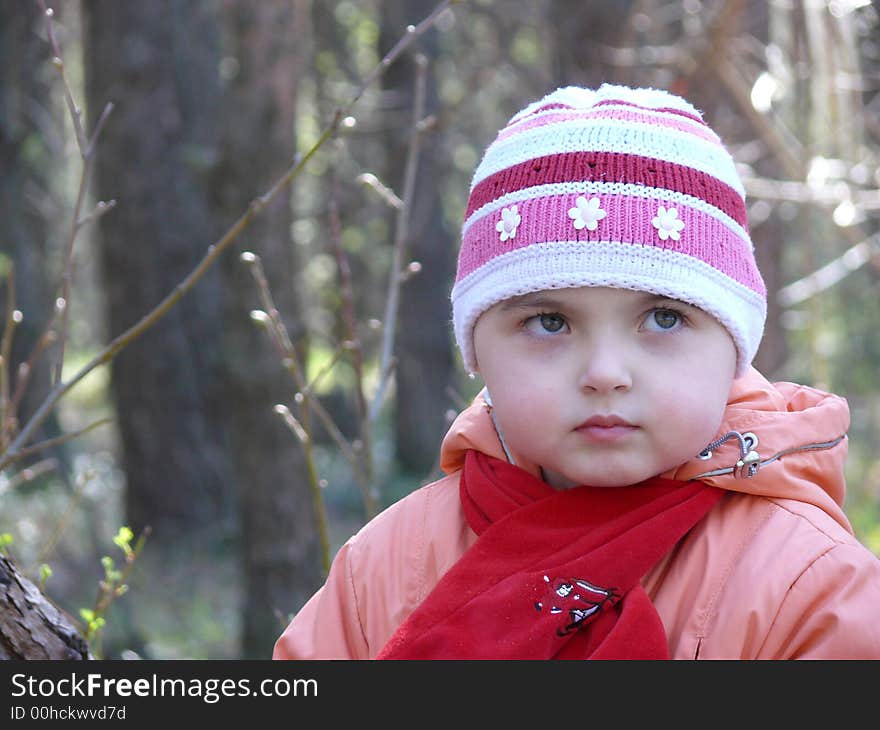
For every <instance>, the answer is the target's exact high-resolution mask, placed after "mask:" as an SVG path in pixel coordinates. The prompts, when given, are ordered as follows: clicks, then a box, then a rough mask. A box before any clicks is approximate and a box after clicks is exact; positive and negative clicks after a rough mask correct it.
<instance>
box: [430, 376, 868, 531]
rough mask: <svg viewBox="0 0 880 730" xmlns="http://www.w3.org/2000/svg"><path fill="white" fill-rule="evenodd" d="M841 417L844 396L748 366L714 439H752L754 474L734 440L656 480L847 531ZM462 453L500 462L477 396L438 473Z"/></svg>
mask: <svg viewBox="0 0 880 730" xmlns="http://www.w3.org/2000/svg"><path fill="white" fill-rule="evenodd" d="M849 419H850V417H849V407H848V405H847V403H846V400H845V399H844V398H841V397H840V396H837V395H833V394H831V393H825V392H823V391H821V390H817V389H815V388H810V387H807V386H804V385H797V384H795V383H787V382H778V383H771V382H769V381H768V380H767V379H766V378H764V376H762V375H761V374H760V373H759V372H758V371H757V370H755V369H754V368H750V369H749V370H748V371H747V372H746V373H745V374H744V375H743V376H742V377H740V378H737V379H736V380H734V381H733V385H732V387H731V390H730V396H729V398H728V401H727V408H726V409H725V411H724V418H723V420H722V423H721V427H720V428H719V430H718V434H717V438H719V439H720V438H722V437H723V436H725V435H726V434H728V433H730V432H732V431H735V432H737V433H738V434H742V435H744V434H747V433H751V434H754V436H756V437H757V439H758V443H757V445H756V446H753V447H752V448H753V449H754V451H755V452H757V455H758V457H760V461H759V468H758V470H757V472H756V473H755V474H754V475H753V476H751V477H748V476H742V475H741V473H742V471H743V470H740V469H737V468H736V466H737V461H739V460H740V459H741V458H742V456H743V454H742V451H741V442H740V440H739V438H736V437H731V438H729V439H728V440H727V441H725V442H724V443H723V444H721V445H719V446H718V447H717V448H715V449H714V450H713V451H712V454H711V456H710V457H709V458H707V459H701V458H698V457H696V456H695V457H694V458H693V459H691V460H690V461H688V462H686V463H684V464H682V465H681V466H679V467H677V468H675V469H672V470H670V471H668V472H665V473H664V474H661V475H660V476H662V477H665V478H668V479H679V480H689V479H700V480H701V481H704V482H706V483H707V484H711V485H712V486H715V487H720V488H722V489H727V490H730V491H735V492H744V493H747V494H756V495H760V496H764V497H770V498H779V499H793V500H797V501H800V502H806V503H808V504H812V505H815V506H816V507H818V508H820V509H822V510H823V511H824V512H826V513H828V514H829V515H830V516H831V517H833V518H834V519H835V520H836V521H837V522H839V523H840V524H841V525H842V526H843V527H844V528H845V529H846V530H848V531H849V532H852V528H851V526H850V524H849V521H848V520H847V518H846V515H845V514H844V512H843V509H842V506H843V501H844V497H845V496H846V482H845V479H844V472H843V466H844V462H845V460H846V454H847V450H848V442H847V438H846V432H847V429H848V428H849ZM715 440H716V439H713V442H714V441H715ZM468 449H476V450H478V451H482V452H483V453H486V454H488V455H490V456H494V457H496V458H499V459H504V460H506V458H507V457H506V455H505V453H504V447H503V446H502V444H501V441H500V439H499V438H498V434H497V432H496V430H495V427H494V425H493V423H492V418H491V416H490V415H489V407H488V405H487V404H486V401H485V400H484V398H483V392H482V391H481V392H480V393H479V394H478V395H477V396H476V397H475V398H474V401H473V403H472V404H471V405H470V406H469V407H468V408H467V409H465V410H464V411H462V412H461V413H460V414H459V416H458V418H456V419H455V421H454V422H453V424H452V426H451V427H450V428H449V431H448V432H447V434H446V436H445V438H444V439H443V444H442V446H441V453H440V466H441V468H442V469H443V471H444V472H446V473H447V474H451V473H452V472H455V471H459V470H460V469H461V468H462V467H463V466H464V455H465V452H466V451H467V450H468ZM512 456H513V458H514V460H515V461H516V464H517V466H520V467H521V468H523V469H525V470H526V471H528V472H530V473H531V474H533V475H534V476H536V477H540V476H541V473H540V468H539V466H538V465H537V464H533V463H528V462H526V461H525V460H524V459H522V458H521V457H519V455H518V454H516V453H513V454H512Z"/></svg>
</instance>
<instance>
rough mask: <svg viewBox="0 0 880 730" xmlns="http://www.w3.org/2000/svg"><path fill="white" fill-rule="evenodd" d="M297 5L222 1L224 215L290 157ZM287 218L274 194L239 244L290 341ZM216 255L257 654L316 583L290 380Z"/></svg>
mask: <svg viewBox="0 0 880 730" xmlns="http://www.w3.org/2000/svg"><path fill="white" fill-rule="evenodd" d="M307 5H308V4H307V2H305V1H304V0H296V1H295V2H290V1H289V0H264V1H263V2H260V3H253V2H249V1H248V0H225V2H224V4H223V18H222V21H223V27H224V29H225V35H226V38H227V40H226V42H225V43H224V61H223V63H224V65H225V67H226V69H227V78H226V86H225V88H224V95H223V99H222V106H221V111H220V118H221V119H223V120H225V122H224V124H223V126H222V130H221V135H220V136H221V141H220V152H219V156H218V165H217V168H216V171H215V174H214V175H213V176H212V180H211V189H212V194H213V195H214V196H215V200H214V206H215V207H216V209H217V210H218V211H220V214H221V215H222V217H223V219H224V220H233V218H234V216H235V215H237V214H239V213H241V212H242V211H244V210H245V209H246V208H247V205H248V203H249V202H250V201H251V200H252V199H253V198H254V197H256V195H258V194H261V193H262V192H264V191H265V190H267V189H268V188H269V186H270V185H271V183H272V182H274V180H275V179H276V178H277V177H278V176H279V175H280V174H281V172H282V171H283V170H284V168H285V167H286V166H287V165H288V164H289V163H290V162H291V161H292V160H293V157H294V154H295V151H296V145H295V139H296V138H295V134H294V122H295V107H296V90H297V83H298V79H299V75H300V73H301V69H302V64H303V58H302V50H301V49H302V46H303V43H304V36H305V32H304V25H303V24H304V22H305V21H306V20H307V17H308V7H307ZM280 29H283V31H281V30H280ZM291 222H292V212H291V205H290V199H289V195H285V194H281V195H279V196H278V198H277V199H276V200H275V201H274V202H273V203H272V204H271V205H270V206H269V207H268V208H267V209H266V210H265V211H263V213H262V214H261V216H260V217H259V218H258V219H257V220H256V221H255V222H254V223H253V225H252V226H251V227H250V228H249V229H248V231H247V232H246V233H245V235H244V239H245V240H244V241H242V242H241V245H240V246H239V251H242V250H249V251H252V252H254V253H256V254H258V255H259V256H260V258H261V259H262V261H263V266H264V268H265V271H266V277H267V279H268V283H269V287H270V289H271V291H272V296H273V299H274V301H275V304H276V306H277V307H278V310H279V312H280V314H281V317H282V319H283V320H284V323H285V325H286V327H287V329H288V331H289V333H290V337H291V339H292V340H293V341H294V342H295V343H296V344H297V345H299V346H302V345H303V342H302V335H303V327H302V323H301V321H300V310H301V305H300V302H299V300H298V289H299V287H298V278H297V277H298V267H297V262H296V257H295V252H294V247H293V242H292V241H291V236H290V226H291ZM219 265H220V270H221V273H222V277H223V284H222V286H223V289H224V292H225V297H224V308H223V337H224V357H223V360H224V364H225V372H226V375H225V379H224V385H223V391H222V392H217V393H216V394H215V396H214V398H215V402H216V403H217V404H218V405H219V404H220V403H222V409H220V411H221V413H222V418H223V419H224V420H225V421H226V422H227V423H228V424H229V426H230V429H231V432H230V433H231V443H232V444H234V450H235V459H236V472H235V473H236V478H237V479H236V480H237V483H238V485H239V490H240V499H241V504H242V520H243V536H244V566H243V571H244V580H245V586H244V599H243V604H242V610H243V614H242V619H243V627H244V629H243V638H242V654H243V657H245V658H263V659H266V658H269V657H270V656H271V653H272V645H273V643H274V641H275V640H276V639H277V638H278V635H279V634H280V633H281V630H282V629H283V628H284V626H285V625H286V619H285V618H284V617H285V616H286V615H287V613H288V612H291V611H295V610H297V609H298V608H299V607H300V606H301V605H302V604H303V603H304V602H305V601H306V599H307V598H308V597H309V596H310V595H311V594H312V593H313V592H314V591H315V590H316V589H317V587H318V586H319V585H320V583H321V580H322V577H323V576H322V572H321V562H320V559H319V548H318V533H317V529H316V522H315V511H314V505H313V503H312V498H311V492H310V486H309V483H308V480H307V478H306V468H305V462H304V459H303V453H302V449H301V447H300V445H299V442H298V441H297V440H296V438H295V437H294V436H293V435H292V434H291V433H290V431H289V430H288V429H287V427H286V426H285V425H284V423H283V422H282V420H281V419H280V418H278V416H277V415H276V414H274V413H273V407H274V405H275V404H277V403H285V404H287V405H289V406H291V408H292V409H293V404H292V395H293V393H294V391H295V386H294V384H293V382H292V380H291V379H290V376H289V375H288V374H287V372H286V371H285V370H284V368H283V367H282V365H281V362H280V357H279V355H278V354H277V352H276V351H275V349H274V348H273V347H272V345H271V343H270V341H269V339H268V338H267V337H266V335H265V333H264V332H262V331H260V330H258V329H257V328H256V327H255V326H254V324H253V322H251V320H250V316H249V313H250V311H251V310H253V309H261V308H262V305H261V303H260V300H259V297H258V290H257V287H256V285H255V283H254V279H253V277H252V275H251V273H250V272H249V270H248V268H247V267H246V266H244V265H243V264H242V263H241V262H240V261H239V258H238V256H237V255H234V254H233V255H229V256H226V257H224V259H223V260H222V261H220V262H219ZM302 350H303V352H304V351H305V348H304V347H302ZM294 410H295V409H294Z"/></svg>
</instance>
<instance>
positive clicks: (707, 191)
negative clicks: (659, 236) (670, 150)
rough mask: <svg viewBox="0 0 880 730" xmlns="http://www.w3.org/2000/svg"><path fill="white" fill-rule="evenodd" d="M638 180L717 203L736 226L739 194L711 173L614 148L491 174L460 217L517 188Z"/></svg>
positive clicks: (742, 211) (740, 214)
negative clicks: (615, 150) (620, 151)
mask: <svg viewBox="0 0 880 730" xmlns="http://www.w3.org/2000/svg"><path fill="white" fill-rule="evenodd" d="M594 181H599V182H603V183H611V182H615V183H625V184H626V183H641V184H643V185H646V186H650V187H654V188H664V189H666V190H670V191H673V192H676V193H684V194H685V195H692V196H694V197H696V198H701V199H703V200H705V201H706V202H707V203H709V205H712V206H714V207H715V208H718V209H719V210H721V211H722V212H724V213H725V214H726V215H728V216H730V217H731V218H733V220H735V221H736V222H737V223H739V224H740V225H741V226H744V227H745V225H746V223H747V219H746V207H745V203H744V201H743V199H742V198H741V197H740V195H739V193H737V192H736V190H734V189H733V188H731V187H730V186H729V185H725V184H724V183H723V182H722V181H721V180H719V179H718V178H716V177H712V176H711V175H709V174H707V173H704V172H700V171H699V170H694V169H692V168H686V167H682V166H681V165H676V164H675V163H672V162H666V161H664V160H655V159H651V158H648V157H642V156H640V155H632V154H626V153H619V152H568V153H560V154H556V155H544V156H543V157H536V158H534V159H532V160H528V161H526V162H522V163H520V164H518V165H514V166H513V167H508V168H507V169H505V170H500V171H499V172H497V173H495V174H494V175H490V176H489V177H487V178H486V179H485V180H482V181H481V182H479V183H477V185H476V186H475V187H474V189H473V190H472V191H471V195H470V197H469V198H468V204H467V209H466V211H465V220H467V219H468V218H470V216H471V215H472V214H473V212H474V211H475V210H478V209H479V208H482V207H483V206H484V205H486V204H487V203H490V202H491V201H493V200H497V199H498V198H499V197H501V196H502V195H506V194H508V193H512V192H514V191H516V190H523V189H525V188H532V187H536V186H538V185H548V184H557V183H567V182H594Z"/></svg>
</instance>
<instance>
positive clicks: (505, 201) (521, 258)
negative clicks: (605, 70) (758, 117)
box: [452, 84, 767, 376]
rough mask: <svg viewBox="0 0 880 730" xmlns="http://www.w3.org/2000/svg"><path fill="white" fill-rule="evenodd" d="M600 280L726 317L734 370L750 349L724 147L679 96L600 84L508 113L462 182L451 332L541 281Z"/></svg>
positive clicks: (760, 312)
mask: <svg viewBox="0 0 880 730" xmlns="http://www.w3.org/2000/svg"><path fill="white" fill-rule="evenodd" d="M580 286H610V287H619V288H624V289H634V290H639V291H648V292H652V293H655V294H660V295H663V296H668V297H672V298H674V299H679V300H681V301H685V302H688V303H690V304H693V305H694V306H697V307H699V308H701V309H703V310H704V311H706V312H708V313H709V314H711V315H713V316H714V317H715V318H716V319H717V320H718V321H719V322H720V323H721V324H722V325H724V327H726V328H727V330H728V331H729V332H730V335H731V337H732V339H733V341H734V343H735V345H736V349H737V375H738V376H739V375H742V374H743V373H744V372H745V370H746V369H747V368H748V366H749V364H750V363H751V361H752V359H753V358H754V356H755V353H756V352H757V349H758V345H759V344H760V342H761V337H762V336H763V331H764V321H765V318H766V312H767V292H766V288H765V286H764V282H763V280H762V278H761V274H760V272H759V271H758V267H757V264H756V263H755V257H754V253H753V247H752V241H751V238H750V236H749V230H748V221H747V218H746V208H745V191H744V189H743V185H742V181H741V180H740V178H739V175H738V174H737V171H736V166H735V165H734V162H733V158H732V157H731V156H730V154H729V152H728V151H727V150H726V149H725V147H724V145H723V144H722V142H721V140H720V139H719V138H718V136H717V135H716V134H715V132H713V131H712V129H711V128H710V127H709V126H708V125H707V124H706V123H705V122H704V121H703V118H702V116H701V115H700V113H699V112H698V111H697V110H696V109H695V108H694V107H693V106H691V105H690V104H689V103H688V102H687V101H685V100H684V99H682V98H680V97H678V96H675V95H673V94H671V93H669V92H666V91H662V90H659V89H634V88H629V87H626V86H612V85H609V84H605V85H603V86H601V87H600V88H599V89H598V90H592V89H583V88H579V87H574V86H570V87H566V88H561V89H557V90H556V91H554V92H553V93H551V94H548V95H547V96H545V97H544V98H543V99H540V100H539V101H536V102H534V103H532V104H529V105H528V106H526V107H525V108H524V109H523V110H521V111H520V112H517V113H516V114H515V115H514V116H513V117H512V118H511V120H510V121H509V122H508V123H507V125H506V126H505V127H504V128H503V129H502V130H501V131H500V132H499V133H498V136H497V137H496V139H495V140H494V141H493V142H492V144H490V145H489V147H488V148H487V149H486V153H485V155H484V156H483V159H482V161H481V162H480V164H479V165H478V167H477V169H476V172H475V173H474V177H473V180H472V182H471V188H470V195H469V197H468V203H467V209H466V213H465V222H464V225H463V227H462V243H461V250H460V252H459V258H458V272H457V275H456V279H455V285H454V287H453V289H452V308H453V321H454V325H455V337H456V341H457V343H458V347H459V349H460V350H461V353H462V358H463V360H464V364H465V367H466V368H467V369H468V371H473V370H475V369H476V366H477V364H476V361H475V357H474V348H473V329H474V325H475V324H476V321H477V319H478V318H479V316H480V315H481V314H482V313H483V312H485V311H486V310H487V309H489V308H490V307H491V306H492V305H494V304H496V303H498V302H500V301H503V300H504V299H508V298H510V297H512V296H516V295H519V294H525V293H527V292H533V291H540V290H543V289H562V288H569V287H580Z"/></svg>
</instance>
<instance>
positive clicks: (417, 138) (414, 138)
mask: <svg viewBox="0 0 880 730" xmlns="http://www.w3.org/2000/svg"><path fill="white" fill-rule="evenodd" d="M415 61H416V82H415V93H414V100H413V124H412V131H411V133H410V138H409V150H408V151H407V158H406V168H405V173H404V180H403V196H402V197H403V205H402V206H401V207H400V209H398V211H397V221H396V228H395V236H394V248H393V250H392V253H391V272H390V275H389V281H388V299H387V301H386V303H385V317H384V319H383V325H384V327H383V329H382V349H381V353H380V355H379V373H380V380H379V385H378V387H377V389H376V394H375V395H374V397H373V401H372V403H371V404H370V412H369V420H370V423H375V422H376V419H377V418H378V417H379V412H380V411H381V410H382V405H383V403H384V401H385V391H386V389H387V387H388V383H389V382H390V380H391V375H392V368H393V364H392V358H393V356H394V335H395V332H396V329H397V328H396V321H397V310H398V307H399V302H400V285H401V276H402V275H403V268H404V267H403V261H404V253H405V247H406V243H407V239H408V237H409V216H410V214H411V210H412V200H413V192H414V190H415V184H416V171H417V169H418V161H419V150H420V148H421V140H422V132H421V129H420V127H419V123H420V122H421V121H422V118H423V117H424V116H425V92H426V88H427V75H428V74H427V69H428V61H427V59H426V58H425V57H424V56H423V55H421V54H419V55H418V56H416V59H415Z"/></svg>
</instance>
